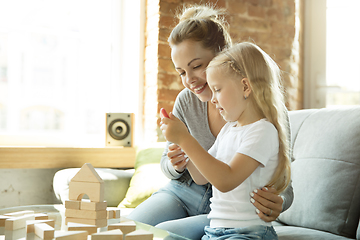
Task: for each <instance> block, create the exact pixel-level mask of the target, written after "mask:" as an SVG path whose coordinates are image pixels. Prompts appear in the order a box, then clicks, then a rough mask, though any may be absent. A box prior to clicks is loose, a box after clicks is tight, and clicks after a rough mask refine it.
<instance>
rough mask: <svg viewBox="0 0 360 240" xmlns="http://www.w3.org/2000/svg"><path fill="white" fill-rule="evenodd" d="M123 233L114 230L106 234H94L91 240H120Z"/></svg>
mask: <svg viewBox="0 0 360 240" xmlns="http://www.w3.org/2000/svg"><path fill="white" fill-rule="evenodd" d="M122 239H123V233H122V232H121V230H120V229H114V230H110V231H106V232H99V233H94V234H92V235H91V240H122Z"/></svg>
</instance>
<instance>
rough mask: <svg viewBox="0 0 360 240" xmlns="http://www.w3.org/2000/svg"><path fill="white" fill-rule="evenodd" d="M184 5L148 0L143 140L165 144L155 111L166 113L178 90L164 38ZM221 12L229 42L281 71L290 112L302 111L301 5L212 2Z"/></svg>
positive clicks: (277, 0)
mask: <svg viewBox="0 0 360 240" xmlns="http://www.w3.org/2000/svg"><path fill="white" fill-rule="evenodd" d="M184 3H185V4H187V3H204V1H196V0H194V1H189V0H147V5H146V13H147V17H146V34H145V36H146V40H145V42H146V43H145V45H146V46H145V84H144V119H143V124H144V140H145V141H164V139H163V137H162V135H161V132H160V130H159V127H158V123H159V114H158V113H159V110H160V108H165V109H166V110H167V111H171V109H172V106H173V104H174V100H175V98H176V95H177V94H178V93H179V92H180V91H181V90H182V89H183V86H182V84H181V81H180V78H179V76H178V74H177V73H176V72H175V70H174V66H173V63H172V61H171V58H170V47H169V46H168V43H167V38H168V36H169V34H170V32H171V29H172V28H173V27H174V26H175V25H176V19H175V18H174V15H175V13H176V11H177V10H179V9H180V8H181V7H182V6H183V4H184ZM205 3H212V4H215V5H216V6H218V7H222V8H226V9H227V11H228V16H227V20H228V22H229V24H230V34H231V37H232V38H233V40H234V42H239V41H252V42H254V43H256V44H257V45H259V46H260V47H261V48H263V49H264V50H265V51H266V52H267V53H268V54H269V55H270V56H271V57H273V59H274V60H275V61H276V62H277V63H278V64H279V66H280V68H281V70H282V71H283V77H284V86H285V89H286V100H287V106H288V109H289V110H295V109H301V108H302V102H303V96H302V91H303V84H302V83H303V81H302V57H301V54H300V53H301V52H302V41H301V36H302V27H301V26H302V24H301V19H302V15H301V13H302V6H301V0H214V1H206V2H205Z"/></svg>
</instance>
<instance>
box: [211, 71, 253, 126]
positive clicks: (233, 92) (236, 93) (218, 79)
mask: <svg viewBox="0 0 360 240" xmlns="http://www.w3.org/2000/svg"><path fill="white" fill-rule="evenodd" d="M228 75H229V74H224V73H222V71H221V68H218V67H215V68H210V69H209V70H208V75H207V76H208V84H209V86H210V89H211V91H212V93H213V94H212V95H213V97H212V99H211V102H212V103H213V104H215V106H216V108H217V109H218V110H219V112H220V114H221V116H222V117H223V118H224V119H225V121H227V122H234V121H237V122H238V123H239V124H240V125H243V124H244V123H245V121H244V120H245V118H246V115H247V112H246V110H247V104H248V102H249V100H245V98H244V96H248V95H247V94H249V92H248V91H247V87H246V81H247V79H246V78H243V79H240V77H237V78H236V77H234V76H228ZM244 81H245V82H244Z"/></svg>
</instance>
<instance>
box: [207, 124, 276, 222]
mask: <svg viewBox="0 0 360 240" xmlns="http://www.w3.org/2000/svg"><path fill="white" fill-rule="evenodd" d="M278 152H279V140H278V132H277V130H276V128H275V126H274V125H273V124H272V123H270V122H269V121H267V120H266V119H261V120H259V121H257V122H254V123H252V124H249V125H245V126H240V127H236V122H231V123H227V124H226V125H225V126H224V127H223V128H222V129H221V131H220V133H219V135H218V137H217V139H216V141H215V143H214V145H213V146H212V147H211V148H210V149H209V153H210V154H211V155H212V156H213V157H215V158H216V159H218V160H220V161H223V162H225V163H229V162H230V161H231V160H232V158H233V156H234V155H235V153H241V154H244V155H247V156H249V157H251V158H253V159H255V160H256V161H258V162H260V163H261V165H260V166H259V167H258V168H257V169H256V170H255V171H254V172H253V173H252V174H251V175H250V176H249V177H248V178H247V179H246V180H245V181H244V182H243V183H242V184H240V185H239V186H238V187H236V188H235V189H233V190H231V191H229V192H226V193H222V192H220V191H219V190H217V189H216V188H215V187H213V197H212V198H211V199H210V200H211V205H210V207H211V211H210V214H209V215H208V218H210V219H211V221H210V227H212V228H216V227H225V228H239V227H247V226H253V225H266V226H271V223H267V222H265V221H263V220H261V219H260V218H259V217H258V215H257V214H256V212H255V207H254V205H252V203H251V202H250V198H251V197H250V193H251V192H252V191H253V190H254V189H259V188H262V187H264V186H265V185H266V184H267V183H268V182H269V181H270V179H271V177H272V176H273V174H274V172H275V170H276V167H277V165H278Z"/></svg>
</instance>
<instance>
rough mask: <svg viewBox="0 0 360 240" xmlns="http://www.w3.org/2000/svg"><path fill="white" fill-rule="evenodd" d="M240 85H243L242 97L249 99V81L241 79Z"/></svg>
mask: <svg viewBox="0 0 360 240" xmlns="http://www.w3.org/2000/svg"><path fill="white" fill-rule="evenodd" d="M241 83H242V85H243V91H244V96H246V98H247V97H249V95H250V93H251V86H250V83H249V79H247V78H243V79H241Z"/></svg>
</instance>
